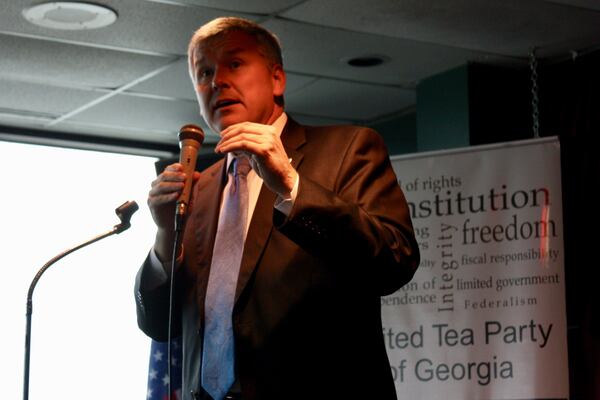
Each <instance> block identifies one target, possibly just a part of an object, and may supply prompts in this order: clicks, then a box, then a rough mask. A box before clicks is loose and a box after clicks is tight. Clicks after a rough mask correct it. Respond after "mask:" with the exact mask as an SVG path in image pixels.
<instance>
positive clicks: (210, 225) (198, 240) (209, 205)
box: [190, 160, 226, 321]
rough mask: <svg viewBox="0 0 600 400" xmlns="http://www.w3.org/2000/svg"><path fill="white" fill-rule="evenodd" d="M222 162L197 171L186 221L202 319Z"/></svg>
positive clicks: (221, 185) (222, 182) (220, 184)
mask: <svg viewBox="0 0 600 400" xmlns="http://www.w3.org/2000/svg"><path fill="white" fill-rule="evenodd" d="M225 165H226V163H225V162H224V160H221V161H219V162H218V163H217V164H216V165H215V166H214V167H212V168H209V169H208V170H206V171H205V172H201V175H200V180H199V181H198V183H197V185H196V189H195V192H194V197H196V198H197V200H194V202H193V204H194V207H195V208H194V210H193V212H192V216H193V218H194V220H195V221H194V223H192V224H190V225H191V226H193V227H194V228H195V229H194V232H193V233H192V234H193V238H194V243H195V250H196V253H197V254H196V256H195V257H194V260H195V262H197V264H196V266H195V270H196V271H197V276H196V278H197V288H198V293H202V294H203V295H202V296H199V298H198V301H199V310H200V315H201V319H200V321H203V320H204V294H205V293H206V287H207V285H208V275H209V272H210V264H211V262H212V253H213V247H214V244H215V235H216V232H217V224H218V222H219V209H220V206H221V194H222V193H223V187H224V186H225V176H226V173H225Z"/></svg>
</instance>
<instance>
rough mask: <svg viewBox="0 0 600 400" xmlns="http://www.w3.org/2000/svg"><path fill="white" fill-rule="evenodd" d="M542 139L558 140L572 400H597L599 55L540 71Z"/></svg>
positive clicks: (599, 329) (599, 384)
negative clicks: (543, 137)
mask: <svg viewBox="0 0 600 400" xmlns="http://www.w3.org/2000/svg"><path fill="white" fill-rule="evenodd" d="M539 72H540V74H539V99H540V100H539V105H540V135H541V136H553V135H557V136H559V137H560V142H561V158H562V174H563V175H562V185H563V215H564V228H565V232H564V237H565V266H566V268H565V274H566V277H565V281H566V282H565V283H566V290H567V322H568V327H569V330H568V341H569V365H570V386H571V398H572V399H600V361H599V360H600V318H599V317H600V312H599V308H598V306H599V305H600V302H599V301H598V298H599V297H600V287H598V279H597V278H598V276H599V275H600V274H598V270H599V269H600V262H599V256H600V240H599V238H600V235H599V233H598V231H599V229H600V213H598V212H596V209H595V208H596V206H597V205H598V204H597V203H596V197H597V194H596V193H597V191H598V189H599V188H600V154H599V152H598V143H599V136H600V51H595V52H592V53H589V54H587V55H584V56H578V57H576V58H574V59H570V60H568V61H564V62H560V63H555V64H552V65H544V64H540V69H539Z"/></svg>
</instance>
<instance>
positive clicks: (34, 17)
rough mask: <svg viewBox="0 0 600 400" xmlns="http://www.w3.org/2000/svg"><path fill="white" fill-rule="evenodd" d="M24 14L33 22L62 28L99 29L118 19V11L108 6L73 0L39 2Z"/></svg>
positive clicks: (43, 25) (52, 27) (46, 26)
mask: <svg viewBox="0 0 600 400" xmlns="http://www.w3.org/2000/svg"><path fill="white" fill-rule="evenodd" d="M22 14H23V17H25V19H26V20H27V21H29V22H31V23H32V24H35V25H38V26H42V27H44V28H50V29H62V30H86V29H97V28H102V27H105V26H108V25H110V24H112V23H113V22H115V21H116V20H117V13H116V12H115V11H113V10H111V9H110V8H108V7H105V6H101V5H97V4H92V3H79V2H71V1H57V2H52V3H43V4H38V5H36V6H33V7H29V8H26V9H24V10H23V11H22Z"/></svg>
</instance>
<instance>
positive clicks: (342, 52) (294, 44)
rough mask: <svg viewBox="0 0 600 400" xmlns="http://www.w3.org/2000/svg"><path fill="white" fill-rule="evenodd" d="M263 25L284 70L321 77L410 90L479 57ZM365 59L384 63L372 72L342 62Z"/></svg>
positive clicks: (276, 23)
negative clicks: (273, 37)
mask: <svg viewBox="0 0 600 400" xmlns="http://www.w3.org/2000/svg"><path fill="white" fill-rule="evenodd" d="M265 26H266V27H267V28H268V29H271V30H272V31H273V32H275V33H276V34H277V35H278V36H279V38H280V39H281V42H282V45H283V61H284V67H285V68H286V70H288V71H291V72H298V73H302V74H314V75H317V76H321V77H331V78H343V79H347V80H352V81H357V82H372V83H381V84H390V85H406V86H415V85H416V83H417V82H418V81H419V80H421V79H423V78H426V77H429V76H431V75H434V74H436V73H439V72H443V71H445V70H448V69H451V68H454V67H457V66H459V65H462V64H464V63H465V62H467V61H468V60H474V59H479V58H481V57H483V53H476V52H471V51H467V50H461V49H455V48H449V47H442V46H436V45H431V44H422V43H418V42H415V41H412V40H404V39H396V38H391V37H385V36H380V35H371V34H364V33H356V32H349V31H344V30H340V29H333V28H326V27H321V26H316V25H307V24H301V23H297V22H290V21H283V20H273V21H269V22H267V23H266V24H265ZM323 38H327V40H323ZM366 55H380V56H385V57H387V58H389V61H388V62H386V63H384V64H381V65H378V66H376V67H371V68H356V67H351V66H349V65H348V64H347V63H346V60H347V59H348V58H351V57H358V56H366Z"/></svg>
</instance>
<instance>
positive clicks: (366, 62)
mask: <svg viewBox="0 0 600 400" xmlns="http://www.w3.org/2000/svg"><path fill="white" fill-rule="evenodd" d="M342 61H343V62H345V63H346V64H348V65H350V66H351V67H358V68H365V67H375V66H377V65H381V64H383V63H384V62H386V61H389V57H386V56H380V55H368V56H360V57H352V58H345V59H343V60H342Z"/></svg>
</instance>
